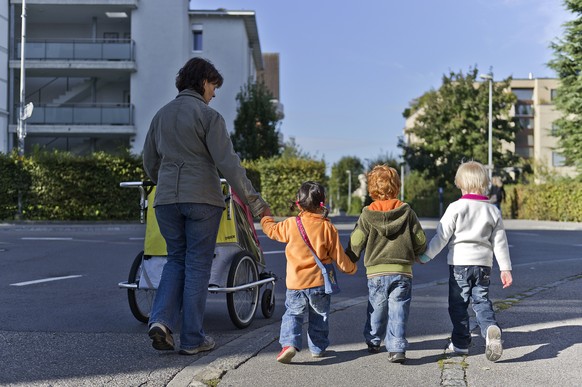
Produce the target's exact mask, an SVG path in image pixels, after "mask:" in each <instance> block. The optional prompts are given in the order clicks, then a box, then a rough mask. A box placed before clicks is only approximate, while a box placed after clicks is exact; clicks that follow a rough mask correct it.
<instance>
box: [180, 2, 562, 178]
mask: <svg viewBox="0 0 582 387" xmlns="http://www.w3.org/2000/svg"><path fill="white" fill-rule="evenodd" d="M190 6H191V7H194V8H195V9H198V10H215V9H217V8H225V9H227V10H252V11H255V13H256V21H257V26H258V30H259V40H260V44H261V50H262V52H263V53H266V52H277V53H279V55H280V58H279V60H280V94H281V95H280V102H281V103H282V104H283V105H284V108H285V118H284V119H283V121H282V123H281V126H280V130H281V133H282V134H283V136H284V139H285V140H287V139H289V138H290V137H294V138H295V141H296V143H297V144H298V145H299V147H300V149H301V150H302V151H303V152H306V153H309V154H310V155H311V156H313V157H316V158H318V159H323V160H325V161H326V163H327V167H328V168H330V167H331V165H333V164H334V163H336V162H337V161H339V160H340V159H341V158H342V157H345V156H355V157H358V158H359V159H360V160H361V161H362V162H363V163H364V165H366V164H367V163H366V160H374V159H377V158H379V157H385V156H391V157H392V158H396V159H398V158H399V157H400V154H401V150H400V148H398V147H397V144H398V138H399V137H400V136H402V134H403V128H404V124H405V119H404V117H403V116H402V113H403V111H404V110H405V109H406V108H407V107H408V106H409V104H410V102H411V101H412V100H413V99H415V98H417V97H420V96H421V95H422V94H424V93H425V92H427V91H429V90H431V89H438V88H439V87H440V85H441V84H442V77H443V76H444V75H448V74H449V73H450V72H451V71H452V72H455V73H458V72H460V71H462V72H463V73H467V72H468V71H469V70H470V69H471V68H475V67H476V68H478V69H479V71H480V73H483V74H485V73H489V72H492V73H493V77H494V79H496V80H501V79H505V78H507V77H509V76H513V78H528V76H529V74H530V73H531V74H532V75H533V77H534V78H544V77H555V73H554V72H553V71H552V70H551V69H549V68H548V67H547V65H546V64H547V62H548V61H549V60H551V59H552V57H553V51H552V50H551V49H550V48H549V45H550V42H552V41H555V40H556V39H557V38H559V37H561V36H562V35H563V27H562V24H563V23H564V22H565V21H567V20H569V19H571V18H573V15H572V14H571V13H569V12H567V11H566V10H565V8H564V7H563V4H562V1H561V0H362V1H358V2H355V1H349V0H341V1H338V0H293V1H288V0H191V5H190ZM484 114H487V112H484Z"/></svg>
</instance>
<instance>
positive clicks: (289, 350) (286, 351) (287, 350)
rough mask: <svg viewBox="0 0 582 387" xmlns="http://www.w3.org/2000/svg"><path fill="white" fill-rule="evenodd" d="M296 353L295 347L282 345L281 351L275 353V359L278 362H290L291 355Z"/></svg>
mask: <svg viewBox="0 0 582 387" xmlns="http://www.w3.org/2000/svg"><path fill="white" fill-rule="evenodd" d="M296 353H297V350H296V349H295V347H291V346H286V347H283V349H282V350H281V352H279V354H278V355H277V361H278V362H279V363H284V364H288V363H291V359H293V356H295V354H296Z"/></svg>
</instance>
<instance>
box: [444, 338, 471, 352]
mask: <svg viewBox="0 0 582 387" xmlns="http://www.w3.org/2000/svg"><path fill="white" fill-rule="evenodd" d="M447 349H448V350H449V351H451V352H454V353H456V354H458V355H468V354H469V348H457V347H455V346H454V344H453V342H452V341H451V342H450V343H449V346H448V347H447Z"/></svg>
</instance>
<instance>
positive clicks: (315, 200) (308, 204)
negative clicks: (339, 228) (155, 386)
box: [291, 181, 329, 218]
mask: <svg viewBox="0 0 582 387" xmlns="http://www.w3.org/2000/svg"><path fill="white" fill-rule="evenodd" d="M296 203H297V204H299V205H300V206H301V208H303V209H304V210H305V211H307V212H314V213H317V212H318V211H319V210H321V211H323V217H324V218H325V217H327V214H328V212H329V210H328V209H327V207H325V188H324V187H323V185H321V184H319V183H317V182H315V181H306V182H305V183H303V184H301V187H300V188H299V190H298V191H297V202H296ZM291 209H293V207H292V208H291Z"/></svg>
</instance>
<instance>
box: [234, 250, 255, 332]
mask: <svg viewBox="0 0 582 387" xmlns="http://www.w3.org/2000/svg"><path fill="white" fill-rule="evenodd" d="M258 280H259V273H258V270H257V263H256V261H255V259H254V258H253V256H252V255H251V253H249V252H248V251H241V252H239V253H237V254H236V255H235V257H234V258H233V260H232V263H231V266H230V270H229V272H228V280H227V286H228V287H229V288H230V287H236V286H241V285H245V284H249V283H252V282H257V281H258ZM258 302H259V286H258V285H257V286H253V287H251V288H247V289H243V290H238V291H236V292H232V293H226V304H227V307H228V314H229V315H230V319H231V320H232V322H233V324H234V325H236V326H237V327H238V328H241V329H242V328H246V327H248V326H249V325H250V324H251V322H252V321H253V319H254V317H255V312H256V311H257V306H258Z"/></svg>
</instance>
